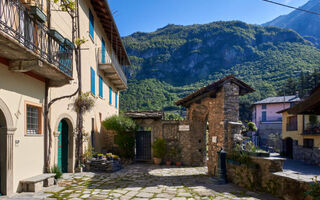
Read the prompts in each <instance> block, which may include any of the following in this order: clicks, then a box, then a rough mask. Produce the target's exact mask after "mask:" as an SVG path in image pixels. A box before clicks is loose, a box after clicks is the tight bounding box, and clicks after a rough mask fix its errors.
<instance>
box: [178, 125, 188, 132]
mask: <svg viewBox="0 0 320 200" xmlns="http://www.w3.org/2000/svg"><path fill="white" fill-rule="evenodd" d="M179 131H190V126H189V125H179Z"/></svg>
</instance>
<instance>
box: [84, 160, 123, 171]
mask: <svg viewBox="0 0 320 200" xmlns="http://www.w3.org/2000/svg"><path fill="white" fill-rule="evenodd" d="M120 169H122V165H121V162H120V160H107V159H97V160H90V161H88V162H87V163H86V168H85V171H87V172H104V173H111V172H116V171H119V170H120Z"/></svg>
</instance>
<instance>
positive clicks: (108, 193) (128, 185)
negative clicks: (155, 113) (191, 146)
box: [13, 164, 276, 200]
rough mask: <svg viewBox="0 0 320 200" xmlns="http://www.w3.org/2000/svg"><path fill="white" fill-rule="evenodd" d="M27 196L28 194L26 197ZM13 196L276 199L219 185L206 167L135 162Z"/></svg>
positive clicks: (66, 177) (68, 176)
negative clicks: (120, 167)
mask: <svg viewBox="0 0 320 200" xmlns="http://www.w3.org/2000/svg"><path fill="white" fill-rule="evenodd" d="M27 195H29V196H27ZM27 195H26V194H19V195H17V196H15V197H13V198H14V199H28V198H30V199H74V200H76V199H120V200H122V199H124V200H127V199H128V200H129V199H133V200H144V199H154V200H161V199H162V200H165V199H172V200H192V199H217V200H219V199H220V200H221V199H250V200H254V199H263V200H272V199H276V198H274V197H272V196H269V195H266V194H257V193H253V192H249V191H246V190H244V189H241V188H238V187H236V186H234V185H232V184H224V185H219V184H218V182H217V180H215V179H213V178H211V177H209V176H208V175H207V169H206V168H205V167H181V168H176V167H170V168H168V167H166V166H155V165H142V164H135V165H130V166H128V167H126V168H125V169H123V170H121V171H119V172H117V173H112V174H95V173H80V174H79V173H78V174H64V177H63V180H61V181H60V182H59V184H58V186H53V187H50V188H47V189H46V190H45V191H43V192H41V193H38V194H27Z"/></svg>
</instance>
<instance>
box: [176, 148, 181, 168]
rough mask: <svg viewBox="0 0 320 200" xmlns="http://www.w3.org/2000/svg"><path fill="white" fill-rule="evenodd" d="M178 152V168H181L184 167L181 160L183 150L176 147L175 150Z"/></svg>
mask: <svg viewBox="0 0 320 200" xmlns="http://www.w3.org/2000/svg"><path fill="white" fill-rule="evenodd" d="M175 152H176V156H175V157H176V159H175V160H176V166H178V167H180V166H181V165H182V162H181V159H182V154H181V153H182V149H181V148H180V147H176V149H175Z"/></svg>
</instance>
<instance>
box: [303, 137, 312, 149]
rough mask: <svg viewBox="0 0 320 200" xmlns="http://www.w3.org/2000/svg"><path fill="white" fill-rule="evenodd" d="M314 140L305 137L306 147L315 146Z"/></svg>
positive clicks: (304, 143)
mask: <svg viewBox="0 0 320 200" xmlns="http://www.w3.org/2000/svg"><path fill="white" fill-rule="evenodd" d="M313 145H314V140H313V139H303V147H304V148H313Z"/></svg>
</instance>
